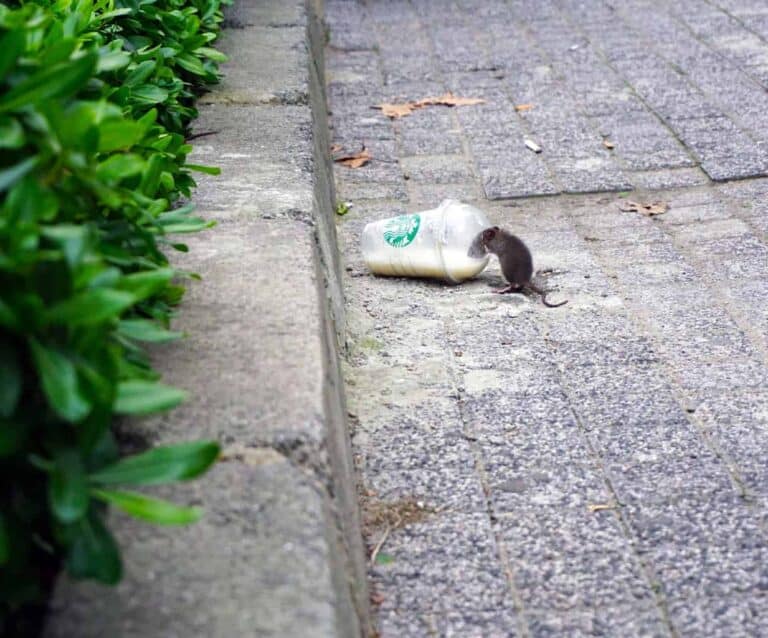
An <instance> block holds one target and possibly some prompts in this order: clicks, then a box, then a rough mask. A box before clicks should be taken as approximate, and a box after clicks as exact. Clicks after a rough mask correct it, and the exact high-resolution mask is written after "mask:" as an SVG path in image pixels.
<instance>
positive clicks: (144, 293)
mask: <svg viewBox="0 0 768 638" xmlns="http://www.w3.org/2000/svg"><path fill="white" fill-rule="evenodd" d="M174 274H175V273H174V270H173V269H172V268H156V269H155V270H142V271H141V272H136V273H132V274H130V275H126V276H125V277H123V278H122V279H121V280H120V281H119V282H118V284H117V286H118V288H120V289H121V290H125V291H127V292H130V293H131V294H132V295H133V296H134V297H136V299H147V298H148V297H151V296H152V295H154V294H155V293H158V292H160V291H161V290H162V289H163V288H165V287H166V286H167V285H168V283H169V282H170V281H171V279H173V275H174Z"/></svg>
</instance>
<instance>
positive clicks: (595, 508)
mask: <svg viewBox="0 0 768 638" xmlns="http://www.w3.org/2000/svg"><path fill="white" fill-rule="evenodd" d="M587 509H589V512H590V514H594V513H595V512H601V511H602V510H615V509H616V505H615V504H614V503H590V504H589V505H588V506H587Z"/></svg>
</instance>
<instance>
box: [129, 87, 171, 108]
mask: <svg viewBox="0 0 768 638" xmlns="http://www.w3.org/2000/svg"><path fill="white" fill-rule="evenodd" d="M131 97H132V98H133V100H134V101H136V102H138V103H139V104H145V105H149V104H158V103H160V102H165V101H166V100H167V99H168V91H166V90H165V89H161V88H160V87H159V86H155V85H154V84H142V85H141V86H135V87H133V88H132V89H131Z"/></svg>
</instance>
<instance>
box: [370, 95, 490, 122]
mask: <svg viewBox="0 0 768 638" xmlns="http://www.w3.org/2000/svg"><path fill="white" fill-rule="evenodd" d="M473 104H485V100H484V99H482V98H479V97H457V96H455V95H454V94H453V93H450V92H448V93H444V94H443V95H439V96H437V97H425V98H422V99H421V100H415V101H412V102H400V103H397V104H394V103H390V102H383V103H382V104H376V105H375V106H372V107H371V108H372V109H379V110H380V111H381V112H382V113H383V114H384V115H386V116H387V117H388V118H391V119H393V120H396V119H398V118H401V117H405V116H406V115H410V114H411V113H413V112H414V111H415V110H416V109H421V108H424V107H425V106H471V105H473Z"/></svg>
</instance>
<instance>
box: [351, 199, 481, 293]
mask: <svg viewBox="0 0 768 638" xmlns="http://www.w3.org/2000/svg"><path fill="white" fill-rule="evenodd" d="M490 225H491V223H490V222H489V221H488V218H487V217H486V216H485V214H484V213H483V212H482V211H481V210H479V209H477V208H475V207H474V206H470V205H469V204H464V203H462V202H458V201H456V200H454V199H446V200H443V202H442V203H441V204H440V206H438V207H437V208H435V209H432V210H427V211H423V212H419V213H413V214H411V215H400V216H398V217H390V218H389V219H382V220H379V221H375V222H371V223H370V224H367V225H366V227H365V228H364V229H363V236H362V238H361V241H360V247H361V249H362V252H363V259H364V260H365V264H366V266H368V268H369V269H370V270H371V272H373V273H375V274H377V275H388V276H393V277H434V278H438V279H447V280H448V281H451V282H453V283H459V282H461V281H464V280H465V279H469V278H470V277H474V276H475V275H476V274H478V273H479V272H480V271H482V270H483V268H485V267H486V266H487V265H488V260H489V259H490V256H489V255H483V256H482V257H480V258H475V257H470V256H469V255H468V254H467V251H468V250H469V246H470V244H471V243H472V240H473V239H474V238H475V237H476V236H477V234H478V233H479V232H480V231H481V230H484V229H485V228H488V227H489V226H490Z"/></svg>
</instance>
